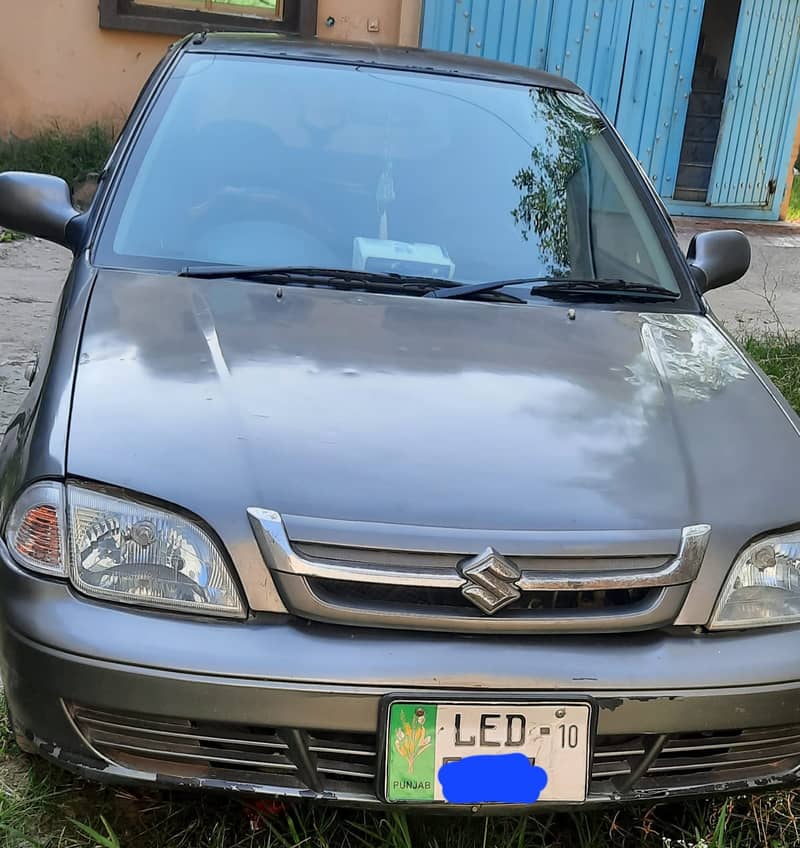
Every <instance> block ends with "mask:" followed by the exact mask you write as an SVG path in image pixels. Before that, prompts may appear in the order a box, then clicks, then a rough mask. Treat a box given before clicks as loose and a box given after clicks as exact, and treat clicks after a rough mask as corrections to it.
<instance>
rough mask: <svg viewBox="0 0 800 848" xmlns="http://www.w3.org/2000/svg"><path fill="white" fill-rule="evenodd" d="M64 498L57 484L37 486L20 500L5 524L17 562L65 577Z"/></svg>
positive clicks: (36, 484)
mask: <svg viewBox="0 0 800 848" xmlns="http://www.w3.org/2000/svg"><path fill="white" fill-rule="evenodd" d="M64 541H65V536H64V497H63V489H62V487H61V486H60V485H59V484H58V483H35V484H34V485H33V486H31V487H30V488H29V489H27V490H26V491H25V492H24V493H23V495H22V496H21V497H20V499H19V500H18V501H17V503H16V505H15V506H14V509H13V510H12V512H11V515H10V517H9V519H8V524H7V525H6V542H7V544H8V547H9V549H10V550H11V552H12V553H13V555H14V557H15V558H16V560H17V561H18V562H19V563H20V564H21V565H24V566H26V567H27V568H32V569H34V570H36V571H42V572H45V573H46V574H58V575H62V576H63V575H65V574H66V565H65V563H66V557H65V546H64Z"/></svg>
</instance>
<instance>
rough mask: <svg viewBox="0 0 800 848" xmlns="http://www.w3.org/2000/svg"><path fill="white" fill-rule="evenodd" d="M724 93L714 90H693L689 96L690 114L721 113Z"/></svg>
mask: <svg viewBox="0 0 800 848" xmlns="http://www.w3.org/2000/svg"><path fill="white" fill-rule="evenodd" d="M724 99H725V97H724V94H718V93H716V92H713V91H712V92H710V93H709V92H704V91H693V92H692V93H691V95H690V97H689V114H690V115H699V114H703V115H717V116H719V115H721V114H722V105H723V101H724Z"/></svg>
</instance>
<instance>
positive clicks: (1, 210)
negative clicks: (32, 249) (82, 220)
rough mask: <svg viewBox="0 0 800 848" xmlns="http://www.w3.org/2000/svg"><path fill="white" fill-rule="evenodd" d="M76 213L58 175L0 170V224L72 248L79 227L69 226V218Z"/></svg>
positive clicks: (75, 215)
mask: <svg viewBox="0 0 800 848" xmlns="http://www.w3.org/2000/svg"><path fill="white" fill-rule="evenodd" d="M79 214H80V213H79V212H78V210H77V209H75V208H74V206H73V205H72V197H71V196H70V191H69V186H68V185H67V184H66V183H65V182H64V180H62V179H61V178H60V177H52V176H50V175H48V174H29V173H25V172H23V171H6V172H5V173H3V174H0V226H2V227H5V228H6V229H8V230H18V231H19V232H21V233H26V234H27V235H29V236H38V237H39V238H43V239H47V240H48V241H54V242H56V244H61V245H64V247H69V248H71V249H74V248H75V247H76V245H77V243H78V240H79V239H80V229H81V228H80V227H79V226H78V227H75V226H74V225H73V226H72V227H70V222H72V221H73V220H74V219H75V218H77V217H78V215H79Z"/></svg>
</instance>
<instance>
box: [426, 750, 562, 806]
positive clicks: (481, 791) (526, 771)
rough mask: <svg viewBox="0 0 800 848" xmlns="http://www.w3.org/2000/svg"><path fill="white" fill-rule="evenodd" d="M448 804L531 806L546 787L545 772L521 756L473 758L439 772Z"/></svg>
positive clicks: (479, 755) (442, 767)
mask: <svg viewBox="0 0 800 848" xmlns="http://www.w3.org/2000/svg"><path fill="white" fill-rule="evenodd" d="M439 782H440V783H441V785H442V791H443V792H444V797H445V799H446V800H447V801H449V802H450V803H451V804H534V803H535V802H536V801H538V800H539V795H540V794H541V792H542V790H543V789H544V788H545V786H547V772H546V771H545V770H544V769H543V768H541V767H540V766H537V765H533V764H532V763H531V761H530V760H529V759H528V758H527V757H526V756H525V755H524V754H519V753H516V754H477V755H474V756H471V757H464V758H462V759H460V760H455V761H453V762H448V763H444V765H442V766H441V767H440V769H439Z"/></svg>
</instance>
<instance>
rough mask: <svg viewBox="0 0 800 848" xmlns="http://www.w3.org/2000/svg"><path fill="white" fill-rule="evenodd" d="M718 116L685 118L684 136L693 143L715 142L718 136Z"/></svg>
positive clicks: (719, 119) (690, 116)
mask: <svg viewBox="0 0 800 848" xmlns="http://www.w3.org/2000/svg"><path fill="white" fill-rule="evenodd" d="M720 122H721V116H720V115H713V116H708V115H693V114H691V113H690V114H689V115H688V116H687V118H686V130H685V136H686V137H687V138H691V139H693V140H695V141H716V140H717V136H718V135H719V125H720Z"/></svg>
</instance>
